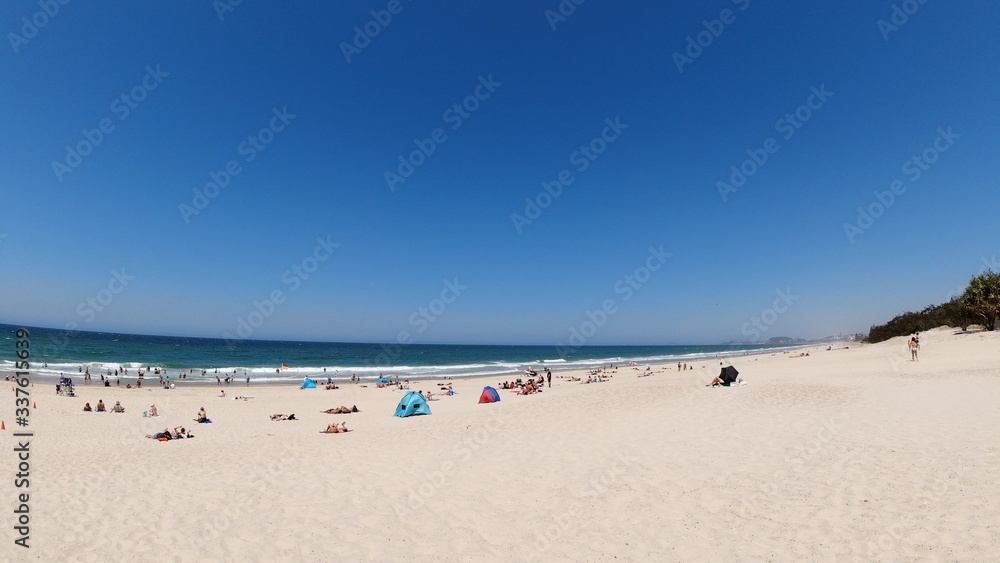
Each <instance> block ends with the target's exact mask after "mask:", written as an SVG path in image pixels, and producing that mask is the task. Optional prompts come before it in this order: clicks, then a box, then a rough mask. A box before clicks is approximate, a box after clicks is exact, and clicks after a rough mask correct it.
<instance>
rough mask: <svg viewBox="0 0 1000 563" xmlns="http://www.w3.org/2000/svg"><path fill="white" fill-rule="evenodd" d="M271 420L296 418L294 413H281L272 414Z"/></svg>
mask: <svg viewBox="0 0 1000 563" xmlns="http://www.w3.org/2000/svg"><path fill="white" fill-rule="evenodd" d="M271 420H297V419H296V418H295V415H294V414H290V415H287V416H286V415H283V414H272V415H271Z"/></svg>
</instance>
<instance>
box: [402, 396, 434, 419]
mask: <svg viewBox="0 0 1000 563" xmlns="http://www.w3.org/2000/svg"><path fill="white" fill-rule="evenodd" d="M414 414H431V408H430V407H429V406H427V400H426V399H424V396H423V395H421V394H420V393H417V392H416V391H410V392H409V393H407V394H406V395H403V399H402V400H401V401H399V405H398V406H397V407H396V416H402V417H407V416H411V415H414Z"/></svg>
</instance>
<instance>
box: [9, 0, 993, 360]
mask: <svg viewBox="0 0 1000 563" xmlns="http://www.w3.org/2000/svg"><path fill="white" fill-rule="evenodd" d="M216 4H217V5H218V4H221V2H216ZM562 4H563V5H564V10H566V11H567V12H568V11H569V10H568V9H566V8H565V6H570V5H573V6H575V5H574V4H572V3H571V2H569V1H565V2H563V3H562ZM669 4H673V3H662V4H661V3H652V2H636V1H617V2H606V1H599V0H588V1H587V2H584V3H582V4H581V5H578V6H575V11H574V12H573V13H571V14H569V15H567V16H565V17H564V18H556V17H553V14H558V10H559V6H560V4H559V2H557V1H556V0H549V1H542V2H490V3H480V2H419V1H418V2H411V1H410V0H401V2H399V3H398V4H397V3H395V2H387V1H382V0H377V1H363V2H362V1H347V2H336V3H326V2H295V3H286V2H263V1H258V0H244V1H243V2H242V3H241V4H239V5H238V6H236V7H234V8H233V9H232V10H231V11H225V12H222V17H221V18H220V16H219V13H218V11H217V8H215V7H213V5H212V4H211V3H209V2H203V3H194V4H189V3H170V2H141V3H135V2H124V1H107V2H96V3H94V2H90V3H88V2H79V1H78V2H70V3H69V4H67V5H65V6H62V5H59V6H58V7H59V9H58V12H56V13H55V14H54V15H51V16H50V15H48V14H45V13H44V12H43V11H42V8H40V7H39V4H38V3H37V2H14V1H11V2H4V3H3V4H2V6H0V28H2V30H3V31H4V33H5V37H6V41H5V44H4V45H3V47H2V48H0V73H2V76H3V77H4V80H3V85H2V86H0V112H2V114H0V116H2V123H3V125H4V135H2V136H0V190H2V191H0V197H2V206H3V213H2V214H0V272H2V276H0V322H9V323H22V324H30V325H42V326H51V327H63V326H65V325H66V324H67V323H76V326H78V327H79V328H81V329H86V330H114V331H125V332H140V333H153V334H172V335H197V336H213V337H217V336H222V335H223V334H224V333H227V332H228V333H235V331H236V329H237V328H238V326H239V323H238V320H237V319H238V318H239V317H242V318H243V319H250V317H249V315H250V314H251V312H253V311H254V310H255V306H254V301H255V300H256V301H258V302H263V301H264V300H266V299H269V297H270V296H271V294H272V293H273V292H275V291H279V292H281V294H280V299H279V300H280V301H281V303H278V304H275V306H274V307H273V310H272V308H271V307H270V306H269V305H268V304H266V303H263V304H262V308H263V309H264V310H265V311H266V312H268V313H269V314H268V315H267V316H265V315H263V314H260V316H259V317H254V318H253V319H251V320H254V321H263V322H257V323H256V324H258V325H259V326H256V327H253V331H252V336H253V337H254V338H272V339H286V338H287V339H308V340H334V341H394V340H396V339H397V338H398V335H399V333H400V332H401V331H406V332H407V333H408V334H409V336H410V337H412V339H413V340H414V341H416V342H441V343H527V344H556V343H566V342H567V340H568V338H569V335H570V334H571V330H570V329H571V328H573V327H576V328H578V329H579V328H580V327H583V329H584V331H585V332H587V333H588V334H589V333H590V331H589V330H588V329H589V328H590V327H588V326H586V323H587V322H588V315H587V312H588V311H591V312H593V311H596V310H598V309H600V308H601V307H602V305H603V304H605V302H609V304H610V308H609V309H610V310H611V311H613V312H612V313H611V314H606V319H603V318H602V315H605V314H603V313H602V314H595V315H592V316H594V317H595V318H596V319H598V321H599V322H598V323H597V324H599V325H600V326H595V327H593V328H595V330H594V331H592V334H590V335H589V336H587V338H586V339H585V343H586V344H646V343H651V344H659V343H662V344H669V343H716V342H722V341H729V340H750V339H751V337H754V338H759V339H766V338H769V337H771V336H782V335H789V336H800V337H822V336H825V335H829V334H833V333H835V332H838V331H845V332H850V331H865V330H867V328H868V327H869V326H870V325H871V324H872V323H880V322H884V321H886V320H888V319H889V318H891V317H892V316H893V315H895V314H897V313H900V312H903V311H906V310H914V309H920V308H922V307H923V306H925V305H928V304H932V303H939V302H942V301H944V300H945V299H946V297H947V296H948V294H949V292H951V291H953V290H954V288H956V286H964V284H965V283H966V282H967V281H968V279H969V277H970V276H972V275H975V274H976V273H978V272H979V271H980V269H981V268H983V267H984V264H985V262H989V261H990V260H994V259H995V258H996V257H997V256H998V255H1000V236H998V235H1000V228H998V220H997V210H998V209H1000V195H998V194H1000V189H998V188H1000V166H998V163H1000V158H998V155H1000V112H998V111H997V101H998V100H1000V77H998V72H997V69H998V68H1000V57H998V55H1000V30H998V23H997V22H998V21H1000V5H998V4H996V3H994V2H987V1H970V2H960V3H954V2H943V1H939V0H938V1H935V0H932V1H930V2H927V3H925V4H923V5H920V4H918V3H917V2H915V1H912V0H911V1H910V2H896V4H895V5H896V6H902V7H903V8H906V9H908V10H909V11H910V12H913V13H910V14H906V13H905V12H904V11H902V8H900V9H899V12H898V13H896V14H895V22H896V23H895V24H894V23H893V17H894V15H893V12H894V9H893V6H894V3H893V2H890V1H877V2H862V3H845V2H833V1H822V2H810V3H790V2H781V3H765V2H759V1H755V0H750V1H747V0H738V1H730V0H716V1H713V2H699V3H692V4H695V5H692V6H683V7H673V6H670V5H669ZM914 7H918V9H916V11H914ZM387 8H392V9H393V10H395V11H397V13H395V14H389V13H388V12H386V13H380V11H385V10H387ZM373 10H374V11H375V12H376V16H377V17H378V18H379V19H382V20H383V21H387V20H388V18H387V17H386V16H387V15H391V20H388V24H387V25H383V24H382V23H379V22H378V21H374V22H373V20H374V19H376V17H375V16H373V15H372V14H371V12H372V11H373ZM546 10H551V11H552V13H551V14H548V15H546ZM724 10H729V12H724ZM39 13H41V14H42V15H39ZM904 17H905V20H906V21H903V20H904ZM22 18H26V19H22ZM32 20H34V21H35V23H33V24H30V25H26V23H25V22H26V21H27V22H31V21H32ZM713 20H720V21H718V22H714V23H713ZM880 20H884V21H885V22H887V24H883V25H881V26H880V24H879V21H880ZM705 21H707V22H708V23H707V27H706V24H705V23H703V22H705ZM38 24H42V25H38ZM890 25H891V26H892V27H889V26H890ZM366 26H367V29H368V30H369V31H371V32H373V33H374V32H377V34H375V36H374V37H373V38H368V37H365V38H356V35H357V32H356V31H355V27H358V28H359V29H361V31H362V32H364V30H365V29H366ZM553 26H554V27H555V29H553ZM709 28H710V29H709ZM713 32H714V33H713ZM699 34H700V35H699ZM689 38H691V41H693V42H694V43H695V44H697V42H698V41H699V40H700V41H701V42H702V44H703V45H707V46H702V45H698V48H695V47H693V46H691V45H690V43H689ZM365 39H368V41H367V42H365ZM345 45H349V46H350V47H346V46H345ZM699 50H700V52H699ZM685 51H687V52H685ZM345 52H346V56H345ZM675 53H677V55H675ZM682 56H683V57H687V58H682ZM348 58H350V61H348V60H347V59H348ZM487 85H488V86H487ZM815 92H827V93H824V94H822V95H821V96H820V95H817V94H816V93H815ZM477 94H478V95H479V98H476V95H477ZM122 96H125V98H124V99H123V98H122ZM469 96H472V98H469ZM456 103H458V104H460V105H462V104H464V105H465V108H459V109H460V111H455V110H454V108H453V106H454V104H456ZM809 104H811V105H812V107H811V108H810V107H809ZM802 106H805V107H802ZM470 110H471V111H470ZM275 112H277V113H275ZM796 112H798V118H796V117H794V114H795V113H796ZM278 114H284V118H283V119H280V118H278V117H276V115H278ZM786 114H793V118H792V119H794V120H795V123H796V124H797V128H796V127H793V126H790V123H791V122H790V121H789V120H788V119H787V118H786V117H785V116H786ZM292 116H294V117H292ZM803 118H804V119H803ZM616 119H617V120H618V122H619V123H621V124H623V125H626V126H627V128H619V129H617V130H613V129H611V128H609V127H608V126H607V123H608V121H610V122H612V123H613V122H615V120H616ZM606 120H608V121H606ZM102 125H103V126H104V127H105V128H106V129H107V132H100V133H97V132H93V131H92V130H95V129H97V130H98V131H100V128H101V127H102ZM112 128H113V129H112ZM262 129H263V130H264V131H263V133H261V130H262ZM435 129H441V131H438V132H437V133H435ZM84 131H89V132H90V133H88V134H84ZM941 132H944V133H945V134H944V135H943V136H942V135H941ZM602 134H604V136H605V139H600V137H601V135H602ZM435 135H436V136H435ZM954 135H957V137H955V136H954ZM88 136H89V137H90V140H88ZM248 136H254V137H256V140H255V141H253V142H254V143H257V146H258V147H259V148H260V149H261V150H258V148H252V147H253V145H252V144H250V143H247V144H243V143H245V142H247V138H248ZM98 137H101V138H100V139H99V142H95V141H96V140H97V139H98ZM595 138H598V139H599V140H596V141H595V140H594V139H595ZM425 139H429V140H428V141H422V144H423V146H424V147H425V148H427V147H432V148H433V152H432V153H431V154H430V155H427V156H424V155H418V156H417V157H416V158H415V159H414V162H415V163H417V164H418V165H417V166H415V167H414V169H413V170H412V174H410V175H409V176H408V177H406V178H404V181H402V182H395V181H392V180H391V179H390V181H387V179H386V172H387V171H389V172H392V173H395V174H400V170H399V169H398V167H399V157H400V155H403V158H404V159H407V158H409V155H410V153H411V152H412V151H415V150H419V149H418V148H417V145H416V144H415V142H414V141H415V140H425ZM768 139H771V141H770V143H769V144H768ZM608 141H610V142H608ZM935 144H936V145H937V148H935ZM67 145H68V146H70V147H73V151H72V152H82V153H87V154H85V155H82V156H80V157H79V158H77V157H76V156H74V155H73V154H67V152H68V151H67ZM581 145H589V146H591V147H593V150H594V151H595V152H592V153H590V156H591V157H592V158H593V160H589V159H588V158H587V157H586V156H582V154H576V155H574V153H575V152H576V151H578V150H579V148H580V147H581ZM765 147H769V148H770V149H771V152H769V153H767V151H766V150H765ZM77 149H79V151H78V150H77ZM589 150H590V149H588V151H589ZM596 151H603V152H600V154H596ZM747 151H750V153H748V152H747ZM925 151H927V152H926V154H925ZM427 152H429V149H428V150H427ZM763 153H766V154H767V161H766V162H764V163H763V164H762V165H759V166H758V165H757V164H756V163H753V161H752V160H751V161H750V162H749V163H744V161H746V160H747V159H748V158H751V157H750V156H749V155H750V154H756V155H757V157H758V159H760V158H761V155H762V154H763ZM915 155H917V156H919V155H925V156H926V157H927V158H930V159H933V161H934V162H933V163H932V164H927V163H921V164H920V165H918V164H916V163H912V162H910V163H909V164H908V162H909V161H910V160H911V158H912V157H914V156H915ZM251 157H252V158H251ZM921 158H923V157H921ZM230 161H233V164H232V165H233V166H235V167H237V168H233V169H234V170H238V173H237V174H235V175H233V176H231V177H230V179H229V183H228V185H227V186H226V187H224V188H222V189H221V190H220V191H219V192H218V193H214V192H213V193H212V195H214V197H212V198H210V199H206V200H203V201H199V200H198V199H197V198H196V196H195V194H194V191H193V190H194V189H196V188H197V189H201V190H204V189H205V186H206V184H208V183H209V182H210V181H211V180H212V178H211V177H210V173H218V172H221V171H223V170H225V168H226V167H227V165H229V163H230ZM584 162H585V163H586V168H585V169H584V164H583V163H584ZM731 166H736V167H737V168H739V167H741V166H744V167H745V168H746V169H747V170H749V171H752V172H753V174H752V175H750V176H749V178H747V179H746V182H745V184H743V185H742V186H741V187H739V188H738V189H737V191H729V189H728V188H727V187H725V186H721V189H720V184H719V182H726V183H727V184H729V183H730V175H731V173H732V171H731V169H730V167H731ZM920 166H922V168H921V167H920ZM754 168H756V170H754ZM924 168H926V169H924ZM563 170H565V171H567V172H566V173H565V174H564V175H563V177H564V178H566V179H569V178H571V179H572V183H571V184H568V185H566V186H564V187H563V188H562V191H561V193H559V195H558V197H556V198H554V199H549V198H547V197H546V196H545V195H541V196H540V195H539V194H542V193H544V192H543V188H542V183H543V182H553V181H556V180H557V179H558V178H559V175H560V172H561V171H563ZM403 172H407V173H408V172H409V171H408V170H404V171H403ZM918 172H919V176H917V173H918ZM401 177H402V176H401ZM736 180H737V181H738V180H739V178H737V179H736ZM896 180H899V182H900V183H899V184H896V188H897V190H899V191H900V193H899V194H896V195H893V201H892V204H891V205H890V206H888V208H886V209H884V210H883V211H884V212H883V213H881V214H880V216H879V217H878V218H876V219H874V220H873V221H872V222H870V223H869V222H867V220H865V219H863V218H862V220H861V221H860V224H861V226H863V227H866V228H865V229H861V228H860V227H858V225H859V219H858V211H857V209H858V208H859V207H863V208H866V209H869V208H872V206H873V204H876V203H877V202H878V200H877V199H876V196H875V195H874V193H875V192H889V193H891V188H892V186H893V182H894V181H896ZM389 184H392V187H393V188H394V189H390V185H389ZM734 187H735V186H734ZM211 189H212V188H211V187H209V190H211ZM903 190H905V191H903ZM887 197H888V196H885V195H883V199H886V198H887ZM526 198H527V199H530V200H534V201H537V202H541V203H543V204H545V205H547V207H546V208H545V209H542V210H541V213H540V215H535V214H532V215H526V209H525V208H526V203H525V200H526ZM887 201H888V200H887ZM206 203H207V205H205V204H206ZM183 205H186V206H190V209H188V212H187V213H185V211H184V209H183V208H182V207H181V206H183ZM878 205H881V204H878ZM878 205H876V206H875V207H874V208H873V209H874V211H875V212H876V213H878V211H879V208H878ZM197 206H200V207H201V209H197ZM191 210H195V211H197V214H194V213H191ZM513 214H519V215H522V216H524V217H525V219H526V220H530V221H531V222H530V223H527V222H525V221H520V220H519V219H518V218H516V217H515V218H512V215H513ZM531 217H534V219H533V220H532V219H531ZM845 223H846V224H851V225H854V226H855V229H857V230H854V229H850V231H851V233H848V232H845V227H844V225H845ZM859 231H860V232H859ZM317 237H319V238H322V239H326V240H328V241H331V242H335V243H338V244H339V247H337V248H336V249H334V250H333V251H332V254H330V255H329V258H328V259H326V260H322V261H317V262H315V263H313V262H312V261H311V259H310V258H309V257H312V256H314V250H315V249H316V247H317V242H316V239H317ZM650 247H653V248H655V249H660V248H661V247H662V249H663V252H665V253H668V254H670V256H669V258H662V257H658V256H657V255H651V254H650V250H649V249H650ZM319 256H320V257H326V256H327V254H326V251H325V250H320V252H319ZM651 256H652V257H651ZM647 261H649V263H650V265H653V266H661V267H659V269H657V270H656V271H655V272H647V271H644V270H642V268H643V267H644V266H645V265H646V263H647ZM984 261H985V262H984ZM661 263H662V265H661ZM293 265H299V266H300V267H302V266H304V267H306V268H307V269H311V268H312V267H313V266H318V267H317V269H316V270H315V271H314V272H312V273H311V274H309V275H308V277H305V275H302V276H300V275H299V274H298V273H295V272H293V271H292V270H291V268H292V266H293ZM637 269H638V270H639V271H638V272H637ZM286 271H288V273H287V274H286V273H285V272H286ZM115 272H117V273H118V274H121V275H122V276H121V277H123V278H124V279H125V280H126V281H127V285H125V284H123V283H122V281H121V280H119V279H118V278H116V274H115ZM647 274H649V275H648V276H647ZM132 276H134V278H132V279H129V277H132ZM627 276H638V279H640V280H642V281H643V283H639V282H637V281H635V280H632V281H631V284H632V285H629V283H630V282H629V278H627ZM446 279H447V280H457V282H458V284H459V286H461V287H462V289H460V291H459V292H458V293H459V294H458V295H457V296H456V295H454V292H448V291H446V292H445V293H444V297H445V298H446V300H447V301H450V302H449V303H445V302H444V301H439V302H435V301H434V300H435V299H440V298H441V296H442V291H443V290H445V289H446V287H447V286H446V284H445V281H444V280H446ZM785 290H790V292H791V295H792V297H791V298H788V297H786V300H785V301H784V302H782V301H780V298H779V297H778V295H777V293H776V292H778V291H785ZM627 297H628V299H626V298H627ZM776 299H779V302H778V303H777V305H778V306H777V307H774V306H775V300H776ZM88 300H90V301H89V302H88ZM102 303H103V304H102ZM421 307H424V308H429V309H428V312H427V313H426V314H424V313H423V312H421ZM98 308H100V310H98ZM769 309H774V310H773V311H769ZM430 311H435V312H436V313H439V314H435V313H432V312H430ZM754 317H758V318H759V319H762V320H759V321H758V326H763V328H764V330H761V329H760V328H753V327H754V326H755V325H754V324H753V319H754ZM244 333H245V334H246V330H244Z"/></svg>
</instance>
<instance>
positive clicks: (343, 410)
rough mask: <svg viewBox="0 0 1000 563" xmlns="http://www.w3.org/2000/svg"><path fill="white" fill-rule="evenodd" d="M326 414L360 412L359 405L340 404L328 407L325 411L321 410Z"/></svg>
mask: <svg viewBox="0 0 1000 563" xmlns="http://www.w3.org/2000/svg"><path fill="white" fill-rule="evenodd" d="M319 412H323V413H326V414H351V413H352V412H358V405H354V406H353V407H345V406H340V407H337V408H335V409H326V410H325V411H319Z"/></svg>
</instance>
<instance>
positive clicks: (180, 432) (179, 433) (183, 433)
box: [174, 426, 194, 438]
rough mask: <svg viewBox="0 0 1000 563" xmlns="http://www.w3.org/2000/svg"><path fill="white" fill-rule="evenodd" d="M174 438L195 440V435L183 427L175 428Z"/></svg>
mask: <svg viewBox="0 0 1000 563" xmlns="http://www.w3.org/2000/svg"><path fill="white" fill-rule="evenodd" d="M174 438H194V434H192V433H191V432H189V431H187V430H185V429H184V427H183V426H174Z"/></svg>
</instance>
